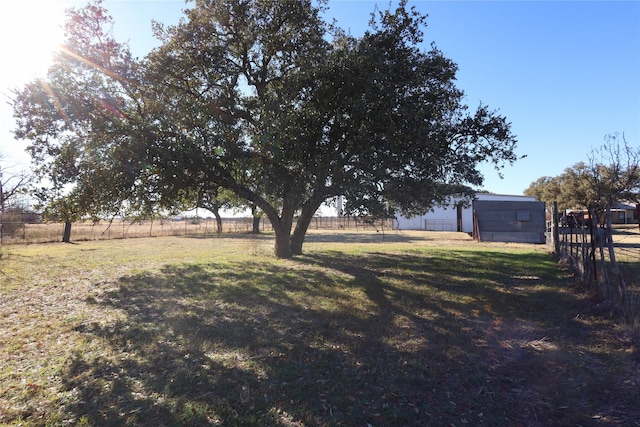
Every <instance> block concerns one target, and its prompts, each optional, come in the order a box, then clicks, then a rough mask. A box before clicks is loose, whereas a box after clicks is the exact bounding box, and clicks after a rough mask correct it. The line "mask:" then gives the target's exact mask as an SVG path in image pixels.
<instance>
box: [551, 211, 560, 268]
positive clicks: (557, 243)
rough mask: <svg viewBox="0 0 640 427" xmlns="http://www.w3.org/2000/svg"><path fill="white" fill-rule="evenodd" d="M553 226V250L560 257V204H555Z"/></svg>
mask: <svg viewBox="0 0 640 427" xmlns="http://www.w3.org/2000/svg"><path fill="white" fill-rule="evenodd" d="M552 219H553V225H552V227H551V232H552V235H553V250H554V251H555V253H556V255H557V256H560V235H559V234H558V225H559V222H560V221H559V218H558V202H553V218H552Z"/></svg>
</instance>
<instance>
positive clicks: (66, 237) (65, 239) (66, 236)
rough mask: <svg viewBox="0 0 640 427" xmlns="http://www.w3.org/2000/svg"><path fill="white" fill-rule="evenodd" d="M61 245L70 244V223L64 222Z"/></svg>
mask: <svg viewBox="0 0 640 427" xmlns="http://www.w3.org/2000/svg"><path fill="white" fill-rule="evenodd" d="M62 243H71V221H65V223H64V233H63V234H62Z"/></svg>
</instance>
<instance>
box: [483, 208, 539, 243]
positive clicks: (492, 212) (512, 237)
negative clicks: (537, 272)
mask: <svg viewBox="0 0 640 427" xmlns="http://www.w3.org/2000/svg"><path fill="white" fill-rule="evenodd" d="M473 210H474V212H475V215H476V221H477V224H478V230H477V234H476V238H478V239H479V240H482V241H485V242H487V241H489V242H521V243H544V242H545V231H546V221H547V220H546V212H545V204H544V202H532V201H507V200H476V201H474V202H473Z"/></svg>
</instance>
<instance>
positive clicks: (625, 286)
mask: <svg viewBox="0 0 640 427" xmlns="http://www.w3.org/2000/svg"><path fill="white" fill-rule="evenodd" d="M558 231H559V232H558V237H559V248H560V254H559V255H560V258H561V260H564V261H565V262H566V263H567V264H568V265H569V266H570V267H571V268H572V269H573V270H574V271H576V272H577V273H578V274H579V275H580V276H581V278H582V281H583V282H584V283H585V284H587V285H589V286H592V287H593V288H594V289H596V290H597V291H598V292H599V293H600V294H601V296H602V297H604V298H605V299H610V300H617V301H618V302H621V303H622V306H623V307H622V308H623V310H624V312H625V316H627V317H628V318H630V319H634V320H635V319H638V318H640V232H638V228H637V227H634V228H618V229H613V230H611V234H609V232H608V230H607V229H605V228H600V227H598V228H589V227H559V230H558ZM610 243H611V245H610Z"/></svg>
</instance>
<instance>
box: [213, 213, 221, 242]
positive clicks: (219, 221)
mask: <svg viewBox="0 0 640 427" xmlns="http://www.w3.org/2000/svg"><path fill="white" fill-rule="evenodd" d="M213 216H215V217H216V232H217V233H218V236H219V235H221V234H222V218H221V217H220V212H218V209H214V210H213Z"/></svg>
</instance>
